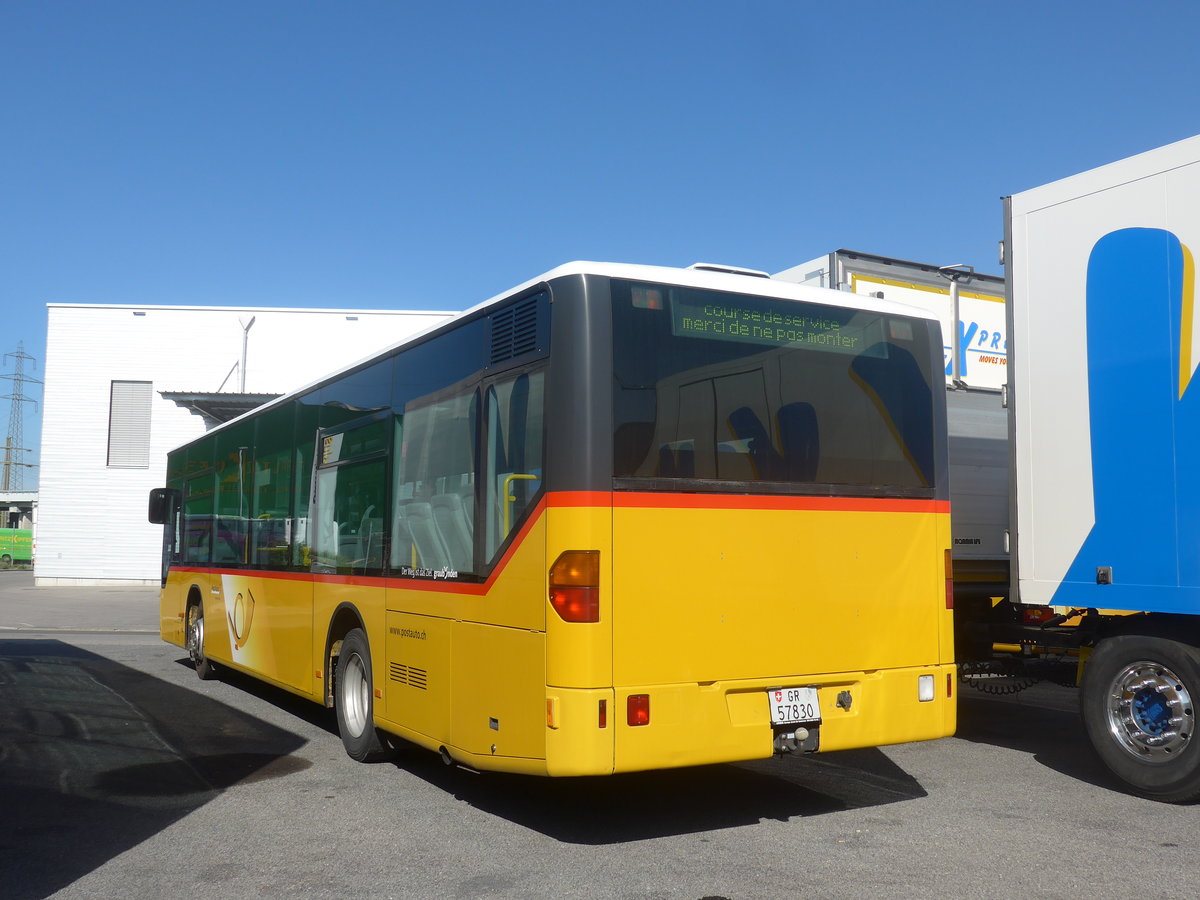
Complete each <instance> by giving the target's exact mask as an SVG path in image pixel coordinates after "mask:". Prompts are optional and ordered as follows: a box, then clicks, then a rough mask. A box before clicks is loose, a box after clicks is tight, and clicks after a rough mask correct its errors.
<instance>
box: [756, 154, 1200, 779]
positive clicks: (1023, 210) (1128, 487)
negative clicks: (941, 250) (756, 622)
mask: <svg viewBox="0 0 1200 900" xmlns="http://www.w3.org/2000/svg"><path fill="white" fill-rule="evenodd" d="M1198 246H1200V137H1195V138H1190V139H1188V140H1184V141H1181V142H1179V143H1176V144H1172V145H1169V146H1167V147H1162V148H1159V149H1157V150H1152V151H1150V152H1148V153H1143V154H1140V155H1138V156H1134V157H1131V158H1129V159H1124V160H1121V161H1119V162H1116V163H1113V164H1111V165H1107V166H1103V167H1100V168H1098V169H1094V170H1091V171H1088V172H1084V173H1082V174H1079V175H1075V176H1072V177H1070V178H1066V179H1063V180H1061V181H1056V182H1054V183H1051V184H1047V185H1045V186H1042V187H1038V188H1034V189H1032V190H1028V191H1024V192H1021V193H1017V194H1013V195H1012V196H1011V197H1007V198H1005V200H1004V240H1003V243H1002V260H1003V264H1004V269H1005V277H1004V278H1003V279H999V278H996V277H995V276H981V275H977V274H976V273H974V272H971V271H970V270H969V269H967V268H966V267H963V266H946V267H933V266H926V265H922V264H919V263H911V262H907V261H903V260H893V259H888V258H886V257H876V256H872V255H870V254H862V253H856V252H853V251H847V250H839V251H836V252H834V253H832V254H829V255H828V256H826V257H822V258H819V259H817V260H813V261H812V262H810V263H806V264H803V265H801V266H797V267H794V268H792V269H789V270H787V271H786V272H781V273H779V274H778V275H776V276H775V277H777V278H783V279H784V280H790V281H801V282H806V283H816V284H823V285H825V286H829V287H835V288H841V289H844V290H852V291H855V292H863V293H875V294H876V295H880V294H881V295H882V296H885V297H887V298H888V299H890V300H903V301H904V302H908V303H914V304H916V305H921V306H924V307H925V308H927V309H930V308H933V309H939V310H940V315H941V317H942V321H943V332H944V342H945V343H946V345H947V346H946V361H947V366H946V378H947V390H948V394H947V398H948V402H947V414H948V420H949V438H950V440H949V446H950V475H951V482H950V493H951V508H952V513H951V515H952V528H953V540H954V565H953V572H954V579H955V585H954V605H955V636H956V656H957V659H958V662H959V665H960V671H961V673H962V675H963V677H964V680H966V681H968V682H973V683H975V684H976V685H977V686H982V687H985V688H986V687H988V686H992V687H994V688H996V689H997V690H998V691H1004V690H1009V689H1013V688H1014V687H1020V686H1022V685H1025V684H1029V683H1032V680H1033V678H1035V677H1039V676H1047V675H1050V676H1052V677H1057V678H1062V679H1063V680H1065V681H1069V682H1071V683H1077V684H1078V685H1079V687H1080V712H1081V717H1082V721H1083V724H1084V727H1085V729H1086V731H1087V734H1088V737H1089V739H1090V741H1091V743H1092V745H1093V746H1094V747H1095V749H1096V752H1097V754H1098V756H1099V757H1100V759H1101V760H1102V761H1103V762H1104V763H1105V765H1106V766H1107V767H1108V768H1109V769H1110V770H1111V771H1112V772H1113V774H1114V775H1115V776H1116V777H1117V778H1119V779H1120V780H1121V781H1123V782H1124V783H1125V784H1126V785H1127V786H1128V787H1129V788H1130V789H1132V790H1133V791H1135V792H1136V793H1139V794H1142V795H1144V796H1147V797H1150V798H1153V799H1156V800H1163V801H1174V802H1180V801H1186V800H1193V799H1196V798H1198V797H1200V746H1197V743H1198V740H1197V737H1196V735H1195V725H1196V723H1195V719H1196V710H1195V704H1196V703H1197V702H1200V378H1197V368H1198V367H1200V315H1197V314H1196V312H1197V311H1196V309H1195V307H1196V278H1195V264H1194V257H1193V249H1192V248H1195V247H1198ZM1001 290H1002V291H1003V297H1001ZM983 297H986V299H980V298H983ZM1001 300H1003V302H1002V303H1001V302H999V301H1001ZM985 335H986V337H985ZM1193 382H1196V383H1195V384H1193ZM1193 480H1195V481H1197V485H1195V486H1193V484H1192V482H1193ZM1006 679H1007V682H1006Z"/></svg>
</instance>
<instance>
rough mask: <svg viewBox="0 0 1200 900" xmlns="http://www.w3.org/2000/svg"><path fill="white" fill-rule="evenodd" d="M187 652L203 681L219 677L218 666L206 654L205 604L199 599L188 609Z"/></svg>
mask: <svg viewBox="0 0 1200 900" xmlns="http://www.w3.org/2000/svg"><path fill="white" fill-rule="evenodd" d="M187 652H188V656H189V657H190V658H191V660H192V665H193V666H194V667H195V668H196V674H197V675H198V676H199V677H200V680H201V681H210V680H211V679H213V678H216V677H217V666H216V663H214V662H213V661H212V660H211V659H209V658H208V657H207V656H205V655H204V604H202V603H200V602H199V601H197V602H194V603H191V604H189V605H188V609H187Z"/></svg>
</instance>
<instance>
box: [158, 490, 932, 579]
mask: <svg viewBox="0 0 1200 900" xmlns="http://www.w3.org/2000/svg"><path fill="white" fill-rule="evenodd" d="M610 506H611V507H613V508H615V509H745V510H793V511H794V510H800V511H824V512H895V513H948V512H950V502H949V501H948V500H905V499H896V498H863V497H795V496H786V497H784V496H764V495H762V494H754V495H743V494H738V495H733V494H667V493H652V492H641V491H636V492H634V491H631V492H625V491H555V492H553V493H550V494H547V495H545V496H544V497H542V499H541V500H539V501H538V503H537V505H536V506H535V507H534V508H533V511H532V512H531V513H530V515H529V518H527V519H526V520H525V524H524V525H522V526H521V530H520V531H519V532H517V535H516V537H514V538H513V541H512V543H510V544H509V545H508V549H507V550H505V551H504V555H503V556H502V557H500V559H499V560H498V561H497V563H496V565H495V566H494V567H493V569H492V572H491V574H490V575H489V576H488V577H487V580H486V581H484V582H483V583H482V584H472V583H470V582H462V581H431V580H426V579H417V578H397V577H396V576H394V575H389V576H382V575H335V574H328V575H326V574H321V573H318V572H279V571H275V570H263V569H226V568H207V567H203V566H173V567H172V569H171V570H172V571H173V572H191V573H201V574H207V575H235V576H240V577H242V578H270V579H274V580H276V581H308V582H312V583H320V584H340V585H360V586H362V587H386V588H392V589H394V590H405V591H433V592H435V593H450V594H469V595H474V596H483V595H485V594H487V592H488V591H490V590H491V589H492V585H493V584H494V583H495V582H496V580H497V579H498V578H499V577H500V574H501V573H502V572H503V571H504V569H505V567H506V566H507V565H508V562H509V560H510V559H512V557H513V555H514V554H515V553H516V552H517V548H518V547H520V546H521V544H522V543H524V541H525V538H526V537H527V536H528V534H529V532H530V530H531V529H532V528H533V527H534V525H536V524H537V521H538V519H540V518H541V516H542V514H543V513H544V512H545V511H546V510H547V509H588V508H606V507H610Z"/></svg>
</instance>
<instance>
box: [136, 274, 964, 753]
mask: <svg viewBox="0 0 1200 900" xmlns="http://www.w3.org/2000/svg"><path fill="white" fill-rule="evenodd" d="M941 347H942V344H941V338H940V335H939V329H938V325H937V323H936V321H934V320H933V319H931V318H929V317H928V316H927V315H926V314H924V313H922V312H921V311H919V310H914V309H911V308H908V307H902V306H897V305H895V304H889V303H887V302H885V301H883V300H881V299H874V298H869V297H861V296H854V295H850V294H846V293H839V292H834V291H827V290H820V289H816V288H809V287H803V286H800V285H793V284H785V283H781V282H775V281H772V280H770V279H768V278H766V277H755V276H753V275H750V274H743V273H737V272H730V271H719V270H715V269H714V268H712V267H704V266H694V267H692V268H690V269H670V268H658V267H648V266H634V265H617V264H606V263H571V264H568V265H565V266H561V267H559V268H557V269H554V270H553V271H551V272H549V273H547V274H545V275H543V276H541V277H540V278H537V279H534V280H533V281H530V282H527V283H526V284H524V285H522V286H520V287H518V288H515V289H513V290H512V291H509V292H507V293H504V294H502V295H500V296H498V297H496V298H494V299H492V300H490V301H488V302H486V303H483V304H482V305H480V306H478V307H475V308H474V309H471V310H469V311H467V312H466V313H463V314H462V315H460V316H458V317H456V318H455V319H453V320H451V321H450V322H448V323H446V324H443V325H441V326H439V327H436V328H434V329H432V330H430V331H429V332H427V333H424V334H422V335H419V336H417V337H414V338H412V339H411V340H408V341H406V342H404V343H402V344H400V345H397V346H395V347H392V348H390V349H388V350H386V351H384V352H382V353H379V354H378V355H376V356H373V357H371V358H369V359H367V360H365V361H363V362H361V363H359V364H356V365H354V366H352V367H350V368H347V369H346V370H344V371H341V372H339V373H337V374H334V375H332V376H330V377H328V378H325V379H323V380H321V381H319V382H317V383H315V384H313V385H312V386H310V387H307V388H304V389H302V390H299V391H296V392H294V393H292V394H289V395H286V396H284V397H281V398H279V399H278V400H276V401H273V402H272V403H270V404H268V405H266V406H264V407H262V408H260V409H258V410H256V411H255V412H252V413H249V414H247V415H244V416H242V417H240V418H238V419H235V420H233V421H232V422H229V423H227V424H225V425H222V426H220V427H218V428H215V429H214V430H212V431H210V432H209V433H207V434H205V435H204V436H203V437H201V438H199V439H197V440H195V441H193V442H192V443H190V444H188V445H186V446H184V447H182V448H180V449H178V450H176V451H174V452H173V453H172V454H171V455H170V457H169V462H168V475H167V486H166V487H165V488H159V489H156V490H155V491H154V492H152V494H151V499H150V508H151V509H150V518H151V520H152V521H156V522H160V523H164V524H165V526H166V527H165V528H164V540H163V589H162V599H161V631H162V636H163V638H164V639H165V640H167V641H169V642H171V643H173V644H177V645H179V646H181V647H186V649H187V650H188V653H189V654H190V656H191V659H192V660H193V661H194V664H195V668H196V671H197V673H198V674H199V675H200V677H202V678H208V677H212V676H213V675H214V674H215V673H217V672H218V671H219V670H220V668H221V667H228V668H229V669H233V670H237V671H240V672H245V673H249V674H251V675H253V676H256V677H258V678H261V679H263V680H265V681H267V682H270V683H271V684H274V685H277V686H279V687H281V688H285V689H287V690H289V691H292V692H295V693H297V694H300V695H302V696H305V697H309V698H311V699H312V700H314V701H316V702H318V703H322V704H325V705H326V706H331V707H333V708H334V709H335V710H336V715H337V722H338V728H339V730H340V732H341V736H342V740H343V742H344V744H345V747H346V751H347V752H348V753H349V754H350V756H352V757H353V758H355V759H357V760H362V761H371V760H378V759H383V758H385V757H387V756H388V755H389V753H390V752H391V751H392V750H393V749H394V748H395V747H396V746H399V745H400V744H401V743H402V742H410V743H413V744H417V745H420V746H422V747H425V748H428V749H429V750H432V751H435V752H439V753H440V754H441V755H442V757H443V758H444V759H445V760H446V761H447V762H448V763H456V764H460V765H464V766H468V767H472V768H475V769H481V770H499V771H507V772H521V773H533V774H540V775H598V774H609V773H616V772H631V771H639V770H648V769H659V768H666V767H675V766H692V765H701V764H707V763H719V762H728V761H737V760H749V759H756V758H763V757H770V756H771V755H773V754H779V753H812V752H817V751H821V752H825V751H831V750H841V749H847V748H855V747H868V746H877V745H882V744H890V743H898V742H905V741H916V740H924V739H929V738H936V737H941V736H944V735H949V734H951V733H953V731H954V727H955V705H954V698H953V684H954V675H955V668H954V665H953V649H952V648H953V635H952V623H951V620H952V616H953V612H952V609H951V606H952V601H951V599H950V598H951V591H950V582H949V578H950V573H949V570H948V564H949V551H950V521H949V519H950V515H949V500H948V485H947V460H946V420H945V397H944V390H943V387H942V371H941V370H942V355H941V354H942V351H941ZM315 355H318V356H319V353H318V354H315Z"/></svg>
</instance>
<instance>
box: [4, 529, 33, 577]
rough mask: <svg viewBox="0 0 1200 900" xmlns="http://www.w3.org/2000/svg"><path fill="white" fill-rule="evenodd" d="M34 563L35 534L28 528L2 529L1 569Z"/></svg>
mask: <svg viewBox="0 0 1200 900" xmlns="http://www.w3.org/2000/svg"><path fill="white" fill-rule="evenodd" d="M32 563H33V532H32V531H31V530H29V529H28V528H0V568H5V569H7V568H9V567H11V566H14V565H18V566H28V565H31V564H32Z"/></svg>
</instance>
